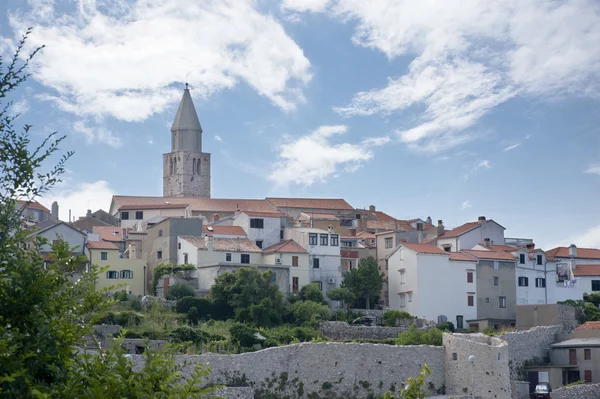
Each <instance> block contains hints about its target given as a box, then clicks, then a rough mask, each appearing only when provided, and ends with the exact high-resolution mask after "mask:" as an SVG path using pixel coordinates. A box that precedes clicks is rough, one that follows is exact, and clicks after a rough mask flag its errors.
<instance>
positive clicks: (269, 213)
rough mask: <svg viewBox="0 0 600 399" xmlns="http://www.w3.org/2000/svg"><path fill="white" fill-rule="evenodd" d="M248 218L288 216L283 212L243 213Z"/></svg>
mask: <svg viewBox="0 0 600 399" xmlns="http://www.w3.org/2000/svg"><path fill="white" fill-rule="evenodd" d="M242 213H245V214H246V215H248V216H252V217H260V218H285V217H287V215H286V214H285V213H283V212H277V211H273V212H252V211H243V212H242Z"/></svg>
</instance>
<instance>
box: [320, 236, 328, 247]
mask: <svg viewBox="0 0 600 399" xmlns="http://www.w3.org/2000/svg"><path fill="white" fill-rule="evenodd" d="M327 241H329V235H328V234H321V245H328V244H327Z"/></svg>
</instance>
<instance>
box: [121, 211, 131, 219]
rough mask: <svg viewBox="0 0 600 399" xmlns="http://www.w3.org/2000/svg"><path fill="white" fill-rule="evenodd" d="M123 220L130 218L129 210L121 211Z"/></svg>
mask: <svg viewBox="0 0 600 399" xmlns="http://www.w3.org/2000/svg"><path fill="white" fill-rule="evenodd" d="M121 220H129V212H121Z"/></svg>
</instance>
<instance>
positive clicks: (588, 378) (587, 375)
mask: <svg viewBox="0 0 600 399" xmlns="http://www.w3.org/2000/svg"><path fill="white" fill-rule="evenodd" d="M583 379H584V380H585V383H586V384H591V383H592V370H584V372H583Z"/></svg>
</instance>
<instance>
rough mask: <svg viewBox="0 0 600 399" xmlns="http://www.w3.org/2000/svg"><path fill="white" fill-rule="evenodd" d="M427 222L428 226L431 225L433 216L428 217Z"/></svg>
mask: <svg viewBox="0 0 600 399" xmlns="http://www.w3.org/2000/svg"><path fill="white" fill-rule="evenodd" d="M425 222H427V223H428V224H431V222H432V220H431V216H427V219H425Z"/></svg>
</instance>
